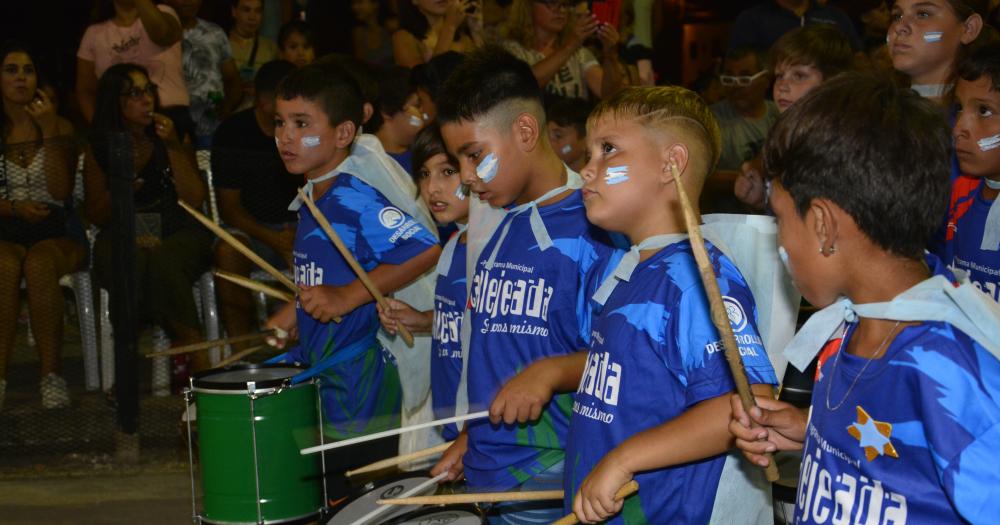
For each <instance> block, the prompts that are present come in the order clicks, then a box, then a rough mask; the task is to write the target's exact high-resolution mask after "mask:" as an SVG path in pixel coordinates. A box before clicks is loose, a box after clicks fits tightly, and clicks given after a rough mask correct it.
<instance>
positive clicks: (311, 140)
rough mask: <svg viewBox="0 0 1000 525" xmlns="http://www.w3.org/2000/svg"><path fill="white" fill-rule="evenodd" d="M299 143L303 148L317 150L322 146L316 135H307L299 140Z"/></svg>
mask: <svg viewBox="0 0 1000 525" xmlns="http://www.w3.org/2000/svg"><path fill="white" fill-rule="evenodd" d="M299 142H300V143H301V144H302V147H303V148H315V147H316V146H319V144H320V141H319V137H317V136H316V135H307V136H305V137H302V138H301V139H299Z"/></svg>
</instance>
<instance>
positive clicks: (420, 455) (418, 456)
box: [344, 441, 454, 477]
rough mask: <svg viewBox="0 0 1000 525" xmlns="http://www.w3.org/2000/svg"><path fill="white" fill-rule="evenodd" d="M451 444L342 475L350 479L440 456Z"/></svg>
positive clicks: (385, 460)
mask: <svg viewBox="0 0 1000 525" xmlns="http://www.w3.org/2000/svg"><path fill="white" fill-rule="evenodd" d="M452 443H454V441H449V442H447V443H442V444H440V445H438V446H436V447H431V448H425V449H423V450H418V451H416V452H410V453H409V454H402V455H399V456H396V457H394V458H388V459H383V460H382V461H376V462H375V463H372V464H370V465H365V466H363V467H361V468H356V469H354V470H348V471H347V472H345V473H344V475H346V476H347V477H351V476H357V475H358V474H367V473H369V472H375V471H378V470H382V469H386V468H389V467H395V466H396V465H402V464H403V463H407V462H410V461H415V460H418V459H423V458H426V457H430V456H433V455H435V454H440V453H442V452H444V451H445V450H448V447H450V446H451V444H452Z"/></svg>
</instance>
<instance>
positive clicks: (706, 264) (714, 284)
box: [670, 164, 778, 482]
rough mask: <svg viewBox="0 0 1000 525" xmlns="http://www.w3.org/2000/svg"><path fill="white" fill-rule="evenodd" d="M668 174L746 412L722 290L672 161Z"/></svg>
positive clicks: (745, 385) (749, 403)
mask: <svg viewBox="0 0 1000 525" xmlns="http://www.w3.org/2000/svg"><path fill="white" fill-rule="evenodd" d="M670 173H671V174H672V175H673V176H674V184H675V185H676V186H677V195H678V196H679V197H680V201H681V208H682V209H683V210H684V222H685V223H687V230H688V236H689V237H690V238H691V252H692V253H693V254H694V259H695V261H696V262H697V263H698V273H699V274H700V275H701V282H702V284H703V285H704V286H705V294H706V295H708V302H709V305H710V307H711V311H712V324H714V325H715V329H716V330H718V331H719V335H721V336H722V346H723V347H724V348H725V354H726V362H727V363H729V371H730V372H731V373H732V375H733V382H734V383H735V384H736V392H737V394H739V396H740V402H741V403H742V404H743V410H746V411H747V413H749V412H750V409H751V408H753V407H755V406H757V402H756V400H754V397H753V392H752V391H751V390H750V382H749V381H748V380H747V372H746V370H745V369H744V368H743V359H742V358H741V357H740V347H739V346H738V345H737V343H736V336H735V335H734V334H733V327H732V325H730V324H729V314H728V313H727V312H726V305H725V304H724V303H723V302H722V292H721V291H719V282H718V281H717V280H716V277H715V271H714V270H712V263H711V261H709V259H708V250H706V249H705V239H704V238H703V237H702V236H701V227H700V226H699V224H698V218H697V217H695V214H694V208H692V207H691V201H690V200H688V196H687V192H686V191H685V190H684V185H683V184H682V183H681V174H680V170H678V168H677V165H676V164H671V165H670ZM767 457H768V459H769V462H768V464H767V466H766V467H764V475H765V476H767V480H768V481H771V482H774V481H777V480H778V467H777V466H776V465H775V464H774V458H773V457H772V456H771V454H767Z"/></svg>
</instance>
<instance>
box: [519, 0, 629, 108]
mask: <svg viewBox="0 0 1000 525" xmlns="http://www.w3.org/2000/svg"><path fill="white" fill-rule="evenodd" d="M576 6H577V2H574V1H573V0H514V3H513V4H512V5H511V9H510V17H509V18H508V19H507V20H508V23H507V37H508V40H506V41H504V43H503V45H504V47H505V48H506V49H507V50H508V51H510V52H511V54H513V55H514V56H516V57H518V58H520V59H521V60H523V61H525V62H527V63H528V64H530V65H531V70H532V72H533V73H534V74H535V78H536V79H537V80H538V84H539V85H540V86H542V87H544V88H545V90H546V91H547V92H549V93H552V94H554V95H559V96H563V97H569V98H584V99H605V98H608V97H610V96H611V95H612V94H614V93H616V92H617V91H618V90H620V89H621V87H623V83H622V75H621V65H620V64H619V62H618V29H617V28H616V27H615V26H614V25H611V24H608V23H603V22H601V21H600V20H598V19H597V17H596V16H594V15H593V14H591V13H590V12H585V13H580V14H577V12H576ZM593 36H596V37H597V38H598V40H600V42H601V60H600V62H598V60H597V58H596V57H594V54H593V53H591V52H590V50H589V49H587V48H586V47H584V46H583V44H584V42H585V41H586V40H587V39H588V38H590V37H593Z"/></svg>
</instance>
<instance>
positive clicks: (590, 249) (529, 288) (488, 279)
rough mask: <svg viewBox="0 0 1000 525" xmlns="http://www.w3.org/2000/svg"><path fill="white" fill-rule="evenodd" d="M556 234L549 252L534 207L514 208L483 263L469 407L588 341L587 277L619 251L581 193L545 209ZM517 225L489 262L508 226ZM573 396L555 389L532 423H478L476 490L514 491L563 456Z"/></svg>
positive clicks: (472, 469)
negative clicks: (537, 231)
mask: <svg viewBox="0 0 1000 525" xmlns="http://www.w3.org/2000/svg"><path fill="white" fill-rule="evenodd" d="M538 211H539V215H540V217H541V219H542V221H543V222H544V224H545V227H546V228H547V230H548V234H549V236H550V237H551V239H552V243H553V244H552V246H550V247H549V248H548V249H546V250H544V251H541V250H540V249H539V246H538V244H537V242H536V241H535V235H534V233H533V232H532V229H531V220H530V216H531V213H530V212H529V213H522V214H519V215H508V216H507V217H506V218H505V219H504V221H503V222H502V223H501V224H500V227H499V228H498V229H497V233H495V234H494V236H493V238H492V239H491V240H490V241H489V242H488V243H487V244H486V246H485V248H484V249H483V251H482V255H481V256H480V258H479V261H478V262H477V263H476V266H475V275H474V276H473V282H472V292H471V296H470V303H469V305H470V308H471V317H470V319H471V320H470V324H471V326H470V328H471V331H472V339H471V345H470V349H469V364H468V375H469V377H468V393H469V404H470V406H471V407H472V409H473V410H483V409H486V408H488V407H489V405H490V403H491V402H492V401H493V398H494V397H495V396H496V394H497V392H498V391H499V390H500V388H501V387H502V386H503V385H504V383H506V382H507V381H508V380H510V379H511V378H513V377H514V376H515V375H517V373H518V372H520V371H521V370H523V369H524V368H525V367H526V366H528V365H529V364H531V363H532V362H534V361H537V360H539V359H542V358H546V357H553V356H559V355H565V354H569V353H573V352H576V351H579V350H581V349H583V348H586V346H587V341H588V340H589V336H590V315H589V313H588V310H589V309H588V308H587V307H586V305H587V299H588V295H587V292H586V290H585V288H586V287H585V284H584V283H585V279H586V276H587V272H588V271H589V270H590V268H591V266H593V265H594V263H595V262H596V261H598V260H601V259H604V258H606V257H608V256H609V255H610V254H611V252H612V250H613V249H612V248H611V246H610V244H608V242H607V241H606V240H605V239H606V238H607V236H606V234H604V233H603V232H602V231H601V230H599V229H597V228H595V227H594V226H592V225H591V224H590V223H588V222H587V217H586V211H585V210H584V207H583V200H582V198H581V196H580V192H579V191H574V192H573V193H572V194H570V195H569V196H568V197H566V198H564V199H562V200H561V201H559V202H556V203H554V204H550V205H548V206H543V207H540V208H539V210H538ZM507 223H509V224H510V230H509V233H508V234H507V236H506V237H505V238H504V242H503V244H502V245H501V246H500V247H499V250H497V255H496V258H495V263H494V265H493V267H492V269H488V268H487V267H486V266H487V262H488V259H489V256H490V254H491V253H492V252H493V250H494V247H495V245H496V243H497V241H498V239H499V238H500V237H501V236H502V234H501V231H502V230H503V228H504V226H505V225H506V224H507ZM571 407H572V399H571V397H570V395H568V394H562V395H557V396H554V397H553V399H552V401H550V402H549V404H548V405H546V407H545V410H544V411H543V412H542V417H541V418H540V419H539V420H538V421H537V422H535V423H532V424H529V425H499V426H494V425H492V424H490V422H489V421H486V420H479V421H475V422H473V423H472V424H470V425H469V426H468V429H469V448H468V451H467V452H466V454H465V458H464V463H465V475H466V477H467V478H468V481H469V485H470V486H471V487H473V488H474V489H476V490H486V489H488V490H509V489H511V488H513V487H515V486H517V485H519V484H521V483H523V482H525V481H527V480H528V479H530V478H532V477H534V476H535V475H537V474H538V473H540V472H543V471H545V470H546V469H548V468H549V467H551V466H553V465H555V464H557V463H558V462H560V461H562V460H563V458H564V446H565V443H566V441H565V438H566V429H567V427H568V426H569V415H570V409H571Z"/></svg>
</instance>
